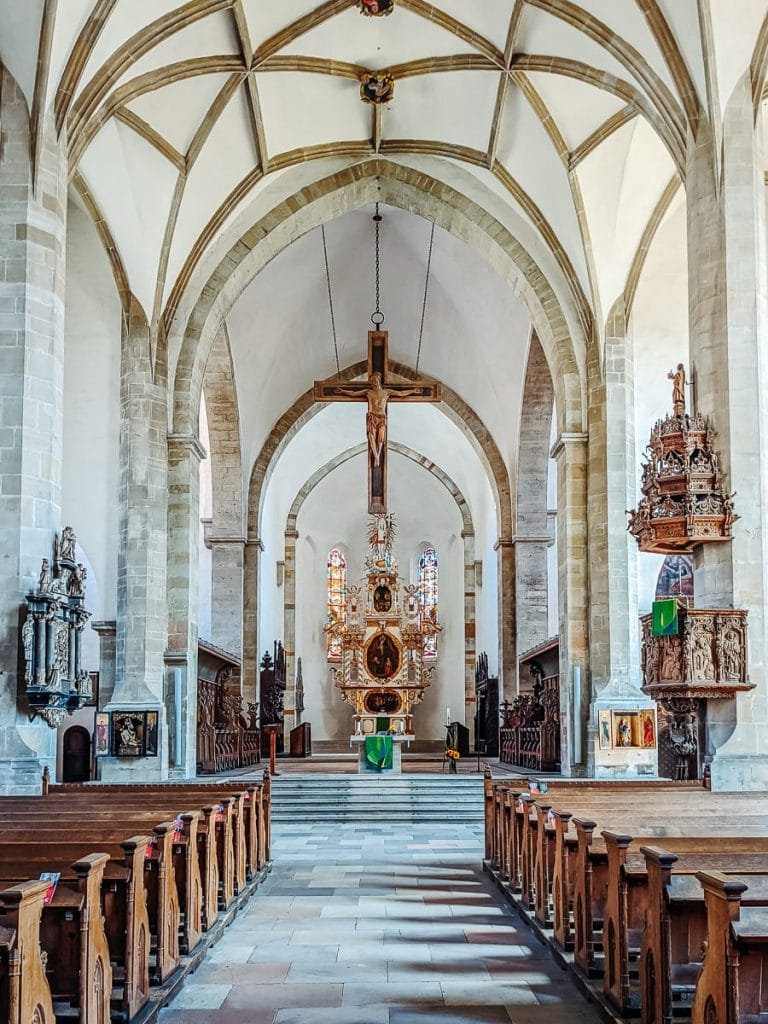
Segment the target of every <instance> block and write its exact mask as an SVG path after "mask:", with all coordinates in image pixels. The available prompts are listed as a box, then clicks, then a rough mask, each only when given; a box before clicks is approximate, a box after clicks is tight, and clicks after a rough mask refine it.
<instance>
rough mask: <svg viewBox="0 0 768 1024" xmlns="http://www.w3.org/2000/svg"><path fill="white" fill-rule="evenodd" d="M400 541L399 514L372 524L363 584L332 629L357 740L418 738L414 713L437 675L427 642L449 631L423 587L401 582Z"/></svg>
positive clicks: (351, 592)
mask: <svg viewBox="0 0 768 1024" xmlns="http://www.w3.org/2000/svg"><path fill="white" fill-rule="evenodd" d="M394 535H395V525H394V517H393V516H392V515H376V516H373V517H372V518H371V526H370V529H369V535H368V540H369V543H370V549H371V550H370V553H369V554H368V556H367V558H366V561H365V575H364V577H363V585H362V586H351V587H349V588H348V590H347V595H346V608H345V611H344V613H343V614H339V615H337V616H333V617H331V619H330V620H329V622H328V623H327V625H326V627H325V629H326V632H328V633H330V634H331V636H333V637H334V638H335V639H336V640H337V641H338V642H339V646H340V648H341V660H340V663H339V661H338V660H334V662H333V663H332V667H331V672H332V675H333V679H334V683H335V685H336V686H337V687H338V688H339V690H340V691H341V696H342V698H343V700H344V701H346V703H347V704H349V705H351V706H352V707H353V708H354V711H355V717H354V726H353V729H354V733H353V738H356V737H363V738H364V737H366V736H374V735H375V734H376V733H381V732H388V733H394V735H395V736H397V737H406V738H409V739H411V738H413V736H414V728H413V709H414V708H415V707H416V705H417V704H419V703H420V702H421V700H422V699H423V697H424V691H425V690H426V688H427V687H428V686H429V685H430V683H431V682H432V678H433V675H434V672H435V659H434V658H432V657H430V658H426V659H425V657H424V641H425V640H426V638H427V637H433V636H435V634H436V633H438V632H439V631H440V630H441V628H442V627H441V626H440V625H439V624H438V623H437V621H435V620H434V619H433V618H431V617H430V616H429V615H428V614H427V613H426V612H425V610H424V608H423V606H422V603H421V601H420V597H419V589H418V587H417V586H416V585H415V584H413V585H411V584H407V583H405V581H404V580H403V579H402V578H401V577H400V575H399V572H398V565H397V559H396V558H395V556H394V553H393V550H392V544H393V541H394Z"/></svg>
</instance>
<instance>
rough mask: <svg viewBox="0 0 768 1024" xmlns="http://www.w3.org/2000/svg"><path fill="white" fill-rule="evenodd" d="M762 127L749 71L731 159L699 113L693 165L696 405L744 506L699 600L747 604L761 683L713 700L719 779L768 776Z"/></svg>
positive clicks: (700, 555) (730, 136) (704, 563)
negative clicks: (732, 696)
mask: <svg viewBox="0 0 768 1024" xmlns="http://www.w3.org/2000/svg"><path fill="white" fill-rule="evenodd" d="M760 128H761V121H760V118H757V123H756V124H755V120H754V110H753V106H752V95H751V87H750V76H749V74H746V75H745V76H744V78H743V79H742V81H741V82H740V83H739V84H738V85H737V87H736V88H735V90H734V92H733V93H732V95H731V98H730V100H729V102H728V105H727V107H726V108H725V111H724V117H723V138H722V166H718V161H717V159H716V155H719V154H717V146H716V145H715V142H714V140H713V138H712V133H711V130H710V128H709V126H708V124H706V123H705V122H702V123H701V125H700V128H699V133H698V136H697V140H696V144H695V145H692V146H691V149H690V153H689V157H688V165H687V169H686V195H687V202H688V272H689V312H690V328H691V334H690V351H691V376H692V378H693V381H694V389H693V390H694V395H695V402H696V408H697V409H698V411H699V412H701V413H703V414H704V415H706V416H709V417H710V419H711V421H712V426H713V428H714V429H715V430H716V431H717V435H718V436H717V440H716V442H715V447H716V450H717V453H718V455H719V457H720V465H721V467H722V469H723V470H724V473H725V480H726V486H727V487H728V488H729V490H731V491H735V492H736V511H737V513H738V514H739V516H740V517H741V518H740V520H739V521H738V522H737V523H736V524H735V526H734V530H733V541H732V542H731V543H726V544H710V545H703V546H701V547H700V548H699V549H698V550H697V552H696V554H695V558H694V572H695V577H696V605H697V607H700V608H707V607H709V608H728V607H734V608H744V609H747V610H748V612H749V674H750V679H751V681H752V682H753V683H755V684H756V688H755V689H754V690H753V691H752V692H751V693H745V694H741V695H739V696H738V697H737V698H736V700H734V701H727V702H725V701H718V702H713V701H710V702H709V706H708V712H707V714H708V719H709V721H710V723H713V728H712V729H711V731H710V740H711V741H712V742H714V744H715V745H716V746H717V748H718V749H717V751H716V753H715V757H714V761H713V763H712V788H713V789H763V790H764V789H766V788H768V678H767V677H766V657H767V655H768V636H767V620H766V614H767V613H768V584H767V583H766V577H765V565H766V561H767V560H768V531H767V529H766V515H767V512H766V510H768V447H767V446H766V437H768V408H767V406H768V378H767V376H766V365H765V339H766V337H768V331H767V330H766V326H767V320H768V318H767V317H766V280H767V278H766V230H765V184H764V177H763V161H762V155H763V151H762V140H761V139H760V137H759V136H760ZM716 704H717V707H716V706H715V705H716ZM715 716H717V717H718V719H719V722H717V721H716V719H715Z"/></svg>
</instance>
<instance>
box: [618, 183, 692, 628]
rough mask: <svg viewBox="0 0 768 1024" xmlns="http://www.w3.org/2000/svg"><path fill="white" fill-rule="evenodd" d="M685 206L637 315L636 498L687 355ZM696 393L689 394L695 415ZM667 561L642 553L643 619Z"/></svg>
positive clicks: (675, 217) (654, 257)
mask: <svg viewBox="0 0 768 1024" xmlns="http://www.w3.org/2000/svg"><path fill="white" fill-rule="evenodd" d="M686 246H687V241H686V224H685V202H684V197H683V195H682V191H681V193H680V195H678V196H677V198H676V199H675V200H674V201H673V205H672V207H671V208H670V210H669V212H668V213H667V216H666V217H665V219H664V220H663V221H662V224H661V226H660V227H659V230H658V232H657V233H656V237H655V238H654V241H653V245H652V246H651V249H650V251H649V253H648V258H647V260H646V263H645V267H644V268H643V274H642V276H641V278H640V283H639V285H638V289H637V293H636V296H635V304H634V307H633V311H632V325H631V326H632V343H633V346H634V356H635V450H636V455H637V484H636V486H637V491H636V493H637V498H636V500H637V501H639V500H640V497H641V494H640V474H641V466H642V461H641V456H642V453H643V451H644V449H645V446H646V445H647V444H648V440H649V438H650V435H651V427H652V426H653V424H654V423H655V422H656V420H658V419H662V418H663V417H664V416H666V415H668V414H669V413H671V412H672V382H671V381H668V380H667V373H668V372H669V370H671V369H674V367H676V366H677V364H678V363H685V366H686V369H687V370H688V371H689V374H690V363H689V352H688V256H687V248H686ZM690 398H691V389H690V388H689V389H688V399H689V401H688V408H689V410H690V408H691V403H690ZM663 561H664V556H663V555H651V554H644V553H642V552H641V553H640V555H639V557H638V604H639V611H640V614H641V615H642V614H644V613H645V612H648V611H650V609H651V602H652V601H653V595H654V592H655V590H656V578H657V576H658V575H659V569H660V568H661V564H662V562H663Z"/></svg>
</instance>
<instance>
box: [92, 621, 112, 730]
mask: <svg viewBox="0 0 768 1024" xmlns="http://www.w3.org/2000/svg"><path fill="white" fill-rule="evenodd" d="M91 628H92V629H93V630H94V632H96V633H98V635H99V711H100V710H101V709H102V708H103V707H104V705H105V704H109V702H110V701H111V700H112V694H113V693H114V690H115V648H116V645H115V638H116V636H117V623H116V622H115V620H114V619H111V620H105V621H104V622H92V623H91Z"/></svg>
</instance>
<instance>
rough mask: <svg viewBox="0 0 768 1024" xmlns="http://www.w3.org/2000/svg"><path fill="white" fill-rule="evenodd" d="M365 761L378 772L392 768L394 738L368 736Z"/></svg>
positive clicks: (366, 738)
mask: <svg viewBox="0 0 768 1024" xmlns="http://www.w3.org/2000/svg"><path fill="white" fill-rule="evenodd" d="M365 760H366V761H367V762H368V764H369V765H371V767H372V768H375V769H376V770H377V771H383V770H384V769H385V768H391V767H392V737H391V736H366V737H365Z"/></svg>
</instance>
